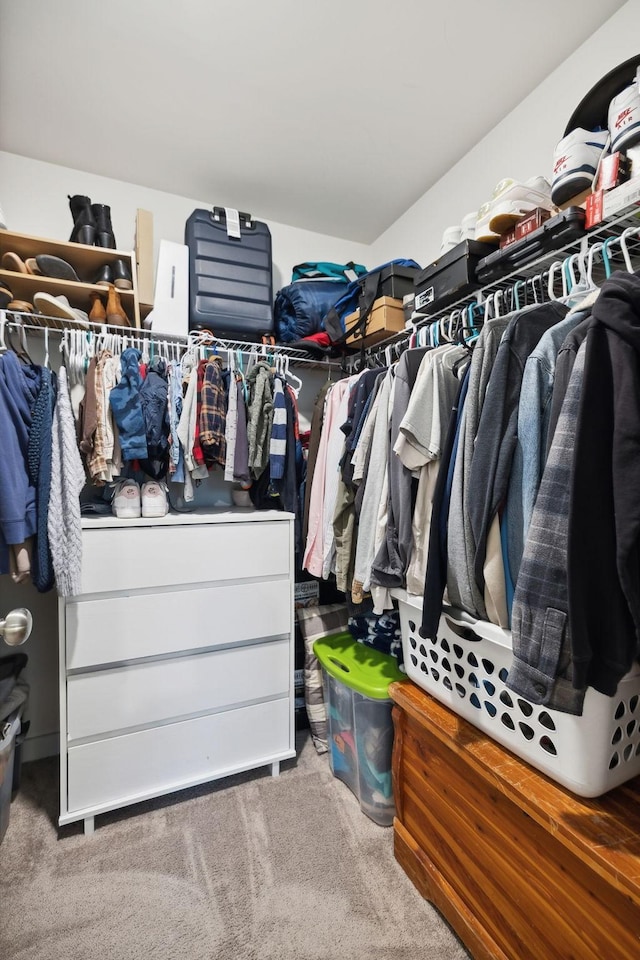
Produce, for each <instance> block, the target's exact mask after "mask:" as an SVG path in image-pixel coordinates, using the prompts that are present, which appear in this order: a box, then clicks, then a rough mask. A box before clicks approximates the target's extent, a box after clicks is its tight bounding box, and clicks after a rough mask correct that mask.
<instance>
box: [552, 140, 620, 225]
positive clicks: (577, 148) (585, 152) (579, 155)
mask: <svg viewBox="0 0 640 960" xmlns="http://www.w3.org/2000/svg"><path fill="white" fill-rule="evenodd" d="M608 147H609V131H608V130H584V129H583V128H582V127H576V129H575V130H572V131H571V133H568V134H567V136H566V137H563V138H562V140H560V142H559V143H558V145H557V146H556V149H555V151H554V154H553V177H552V180H551V199H552V200H553V202H554V203H555V204H556V206H559V205H560V204H562V203H566V202H567V200H571V198H572V197H575V196H577V195H578V194H579V193H582V192H583V190H590V189H591V188H592V187H593V184H594V182H595V178H596V174H597V172H598V165H599V163H600V160H601V159H602V157H604V156H605V155H606V154H607V153H608Z"/></svg>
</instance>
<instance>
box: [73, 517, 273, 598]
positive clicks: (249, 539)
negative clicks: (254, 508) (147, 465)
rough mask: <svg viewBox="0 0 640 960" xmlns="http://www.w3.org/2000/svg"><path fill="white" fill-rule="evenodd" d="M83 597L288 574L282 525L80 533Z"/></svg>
mask: <svg viewBox="0 0 640 960" xmlns="http://www.w3.org/2000/svg"><path fill="white" fill-rule="evenodd" d="M82 550H83V557H82V593H85V594H86V593H106V592H110V591H112V592H120V593H127V592H129V591H131V590H137V589H148V588H150V587H164V586H178V585H180V584H190V583H207V582H210V581H218V580H242V579H249V578H253V577H265V576H269V575H275V576H288V575H289V572H290V562H291V561H290V524H289V523H287V522H285V521H277V520H275V521H273V522H271V521H260V522H250V521H248V522H247V523H210V524H205V523H203V524H191V525H190V524H185V525H184V526H149V527H124V528H118V527H115V528H106V529H102V530H84V531H83V534H82Z"/></svg>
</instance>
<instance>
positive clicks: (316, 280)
mask: <svg viewBox="0 0 640 960" xmlns="http://www.w3.org/2000/svg"><path fill="white" fill-rule="evenodd" d="M366 272H367V271H366V267H363V266H362V265H361V264H357V263H348V264H334V263H302V264H297V265H296V266H295V267H294V268H293V277H294V278H295V279H294V281H293V282H292V283H290V284H289V285H288V286H286V287H283V288H282V290H279V291H278V293H277V295H276V300H275V305H274V311H273V314H274V323H275V332H276V338H277V340H278V342H279V343H293V342H294V341H296V340H302V339H303V337H308V336H310V335H311V334H313V333H319V332H320V331H321V330H324V318H325V317H326V315H327V314H328V312H329V311H330V310H331V308H332V307H333V305H334V303H336V301H338V300H339V299H340V298H341V297H342V296H343V294H344V293H345V291H346V290H347V289H348V288H349V285H350V283H351V280H352V278H353V277H354V275H355V276H356V277H359V276H363V275H364V274H365V273H366Z"/></svg>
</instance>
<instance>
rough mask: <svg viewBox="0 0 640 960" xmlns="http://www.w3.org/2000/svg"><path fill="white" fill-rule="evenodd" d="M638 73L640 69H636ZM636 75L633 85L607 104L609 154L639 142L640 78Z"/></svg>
mask: <svg viewBox="0 0 640 960" xmlns="http://www.w3.org/2000/svg"><path fill="white" fill-rule="evenodd" d="M638 73H640V67H639V68H638ZM638 73H636V76H635V78H634V80H633V83H631V84H629V86H628V87H625V88H624V90H623V91H622V92H621V93H619V94H618V95H617V96H616V97H614V98H613V100H612V101H611V103H610V104H609V117H608V120H609V133H610V134H611V152H612V153H615V151H616V150H626V148H627V147H630V146H632V145H633V144H634V143H637V141H638V140H640V78H639V76H638Z"/></svg>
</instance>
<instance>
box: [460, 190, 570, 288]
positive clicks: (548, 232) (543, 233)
mask: <svg viewBox="0 0 640 960" xmlns="http://www.w3.org/2000/svg"><path fill="white" fill-rule="evenodd" d="M584 220H585V212H584V210H583V209H582V207H567V209H566V210H563V211H562V213H558V214H557V215H556V216H555V217H551V219H550V220H547V221H546V222H545V223H543V224H542V226H541V227H538V229H537V230H534V231H533V233H530V234H528V235H527V236H526V237H522V239H521V240H516V242H515V243H511V244H509V246H508V247H504V248H503V249H502V250H494V251H493V253H490V254H489V256H487V257H485V258H484V259H483V260H481V261H480V263H479V264H478V267H477V276H478V280H479V281H480V283H481V284H483V283H490V282H491V281H493V280H498V279H499V278H500V277H504V276H505V275H506V274H507V273H512V272H513V271H514V270H517V269H518V267H521V266H524V265H525V264H527V263H530V262H531V261H532V260H535V259H536V258H537V257H541V256H543V255H544V254H545V253H549V252H550V251H552V250H558V249H559V248H560V247H564V246H565V244H567V243H570V242H571V241H572V240H576V239H578V238H579V237H581V236H582V235H583V234H584V233H585V226H584Z"/></svg>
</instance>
